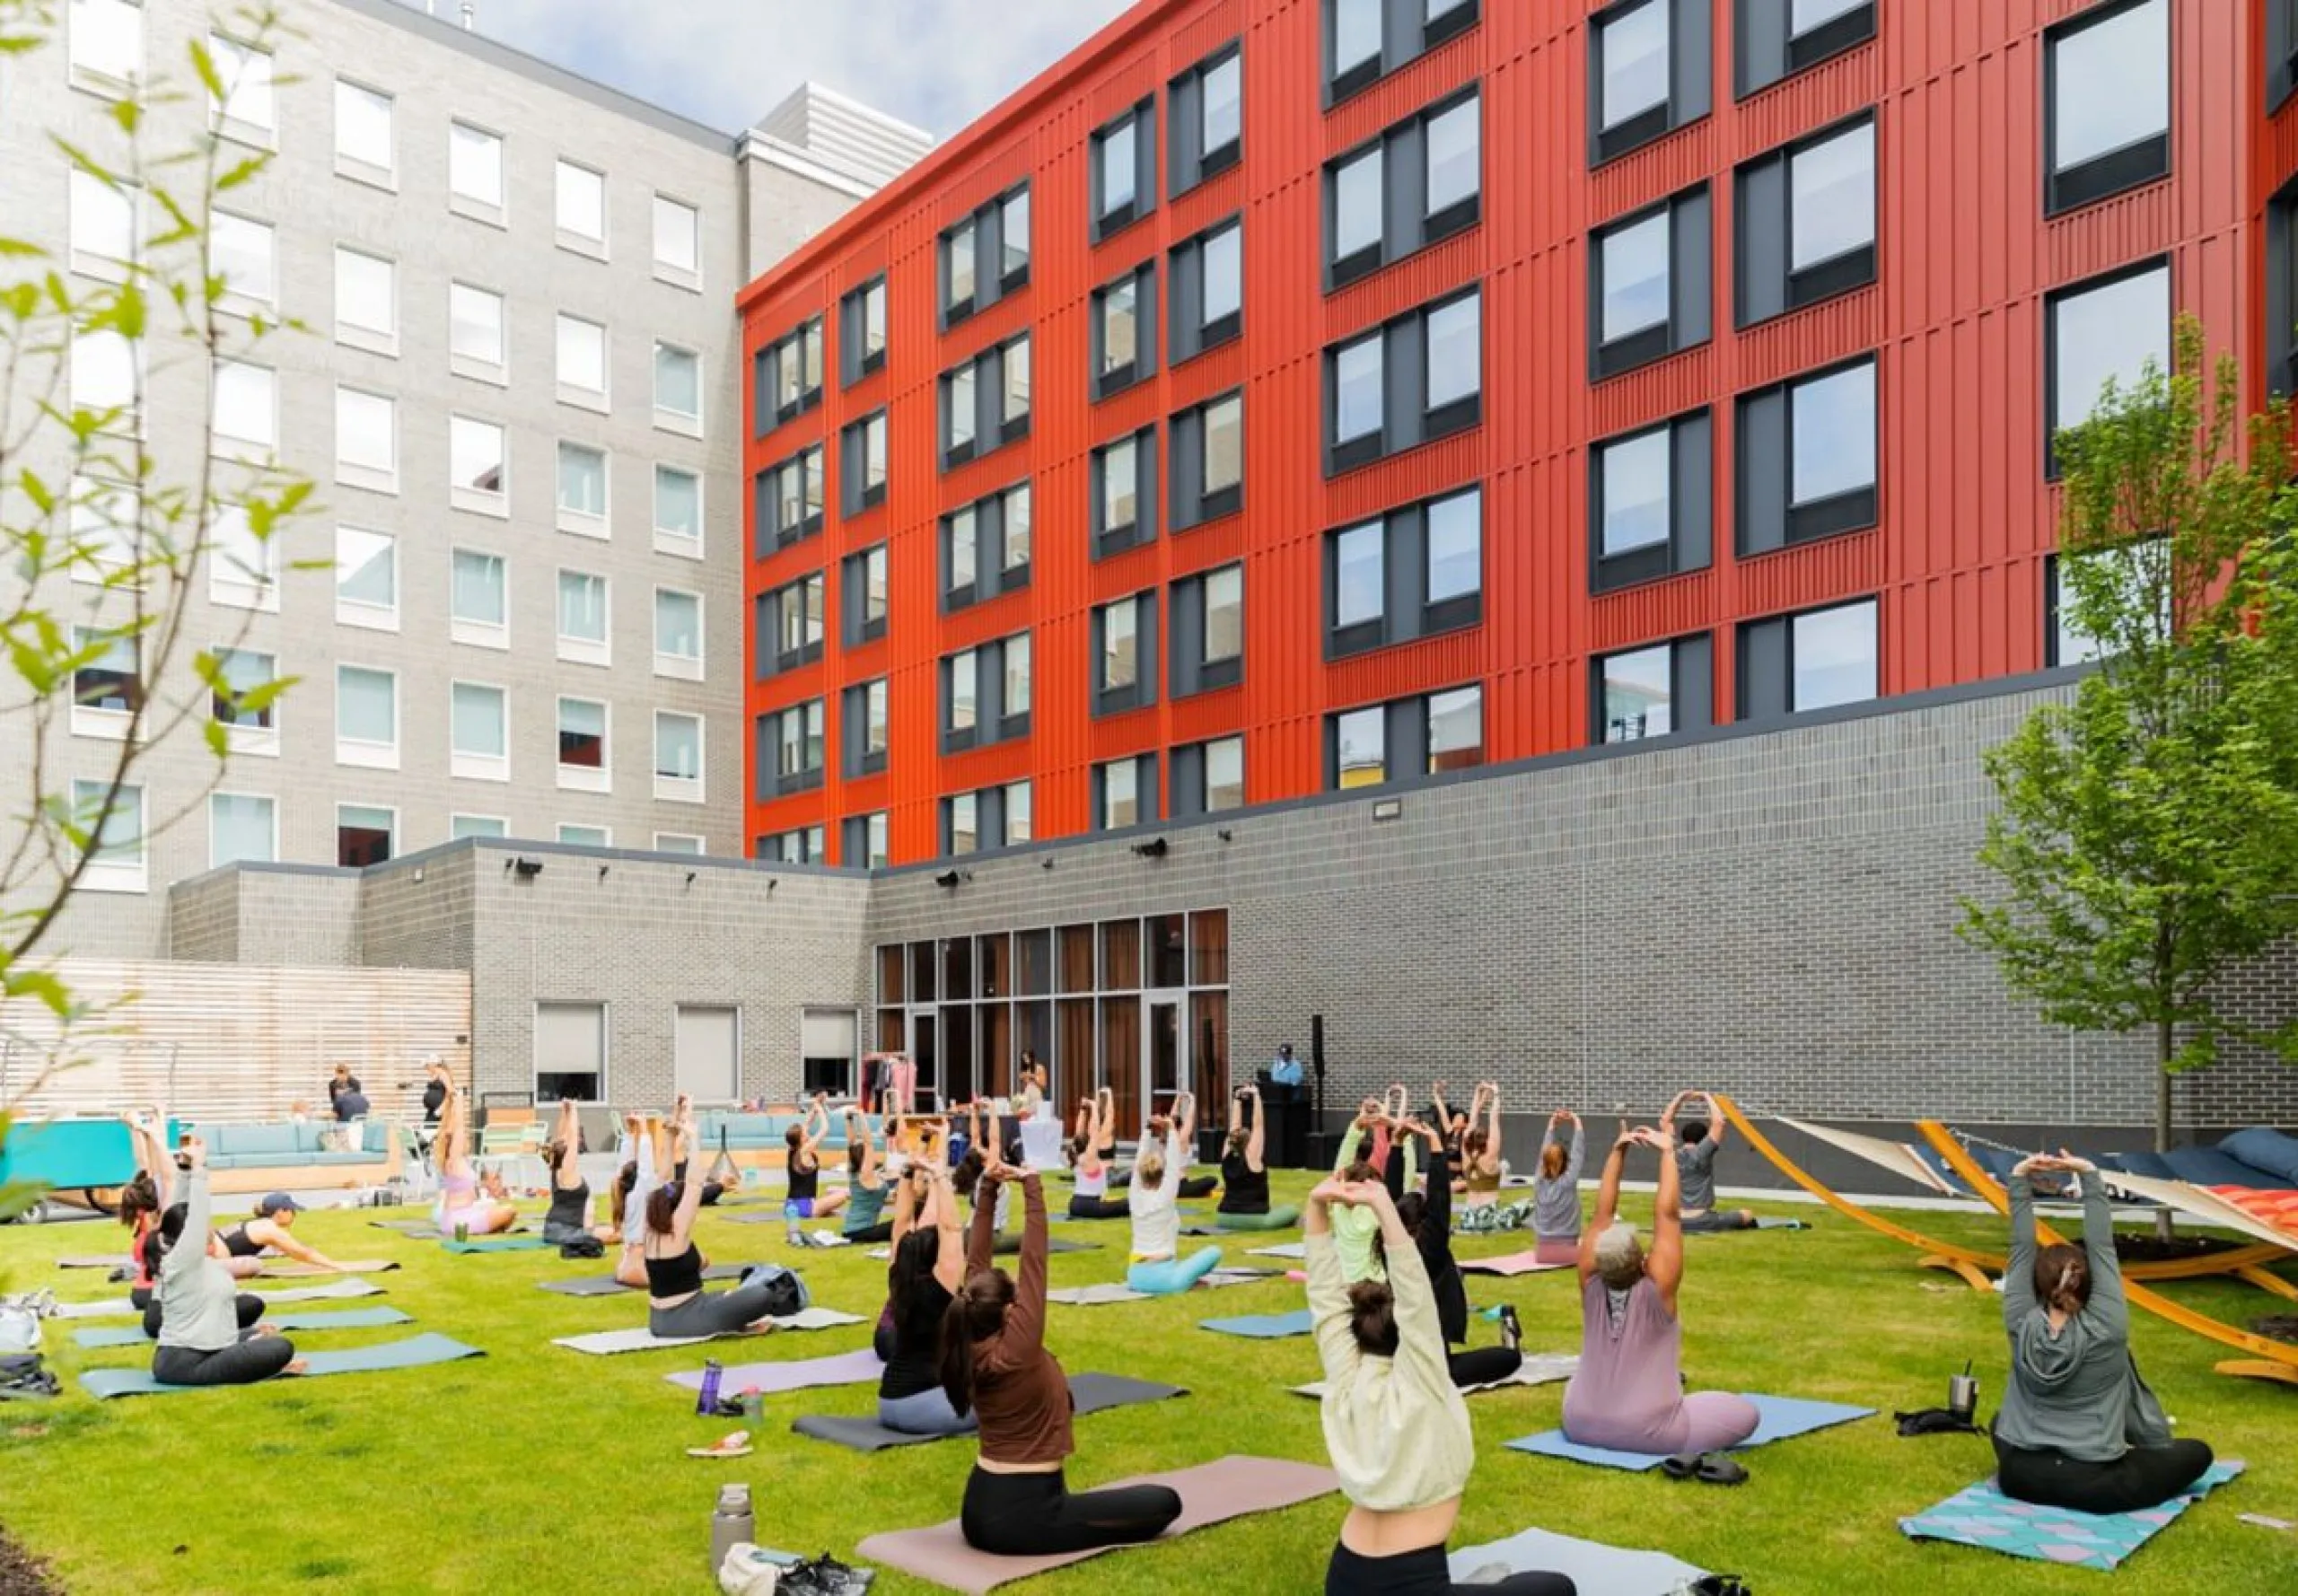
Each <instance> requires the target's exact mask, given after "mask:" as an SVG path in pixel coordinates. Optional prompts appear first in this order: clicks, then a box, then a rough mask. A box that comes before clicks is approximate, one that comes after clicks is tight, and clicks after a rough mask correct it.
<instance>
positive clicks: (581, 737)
mask: <svg viewBox="0 0 2298 1596" xmlns="http://www.w3.org/2000/svg"><path fill="white" fill-rule="evenodd" d="M558 785H560V786H562V787H571V788H574V789H576V790H578V791H582V792H590V793H603V792H605V791H607V790H608V785H609V778H608V774H607V706H605V705H603V704H601V703H599V702H597V701H596V700H594V699H590V698H561V699H560V700H559V701H558Z"/></svg>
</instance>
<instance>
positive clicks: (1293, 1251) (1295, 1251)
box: [1246, 1241, 1309, 1258]
mask: <svg viewBox="0 0 2298 1596" xmlns="http://www.w3.org/2000/svg"><path fill="white" fill-rule="evenodd" d="M1246 1251H1248V1252H1249V1253H1250V1254H1251V1255H1252V1256H1253V1257H1255V1258H1307V1257H1308V1256H1309V1244H1308V1243H1307V1242H1306V1241H1279V1242H1278V1243H1277V1244H1276V1246H1274V1247H1250V1248H1247V1249H1246Z"/></svg>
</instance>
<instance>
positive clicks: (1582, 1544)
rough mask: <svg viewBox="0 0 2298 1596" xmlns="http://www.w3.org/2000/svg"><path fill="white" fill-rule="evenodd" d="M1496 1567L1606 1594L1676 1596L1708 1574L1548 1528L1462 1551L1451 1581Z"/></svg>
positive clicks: (1455, 1557)
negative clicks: (1551, 1576)
mask: <svg viewBox="0 0 2298 1596" xmlns="http://www.w3.org/2000/svg"><path fill="white" fill-rule="evenodd" d="M1495 1563H1497V1564H1499V1565H1502V1566H1503V1567H1504V1568H1506V1569H1507V1570H1508V1572H1509V1573H1511V1574H1534V1573H1539V1572H1547V1573H1549V1574H1564V1575H1566V1577H1568V1578H1569V1579H1570V1580H1571V1581H1572V1583H1574V1584H1575V1585H1577V1586H1578V1587H1579V1588H1580V1589H1581V1590H1583V1591H1589V1592H1602V1593H1603V1596H1673V1592H1677V1591H1680V1590H1683V1589H1684V1588H1685V1587H1686V1586H1687V1585H1688V1584H1689V1583H1691V1582H1692V1581H1694V1580H1697V1579H1699V1578H1700V1577H1702V1576H1703V1575H1704V1574H1706V1572H1707V1571H1706V1569H1704V1568H1694V1567H1693V1566H1692V1565H1690V1564H1688V1563H1683V1562H1679V1561H1678V1560H1677V1559H1675V1558H1673V1557H1670V1556H1668V1554H1667V1553H1665V1552H1638V1551H1629V1550H1627V1548H1623V1547H1616V1546H1605V1545H1603V1544H1602V1543H1601V1542H1600V1541H1593V1540H1578V1539H1574V1538H1573V1537H1572V1536H1569V1535H1557V1534H1554V1533H1551V1532H1550V1531H1548V1530H1525V1531H1524V1532H1523V1533H1522V1534H1521V1535H1511V1536H1510V1537H1509V1538H1508V1539H1505V1540H1495V1541H1488V1542H1487V1543H1486V1544H1485V1545H1483V1546H1469V1547H1462V1548H1460V1550H1459V1551H1457V1552H1454V1553H1453V1554H1452V1577H1453V1578H1454V1579H1456V1580H1459V1579H1466V1578H1467V1577H1468V1576H1469V1574H1474V1573H1475V1572H1476V1571H1477V1570H1478V1569H1479V1568H1486V1567H1489V1566H1490V1565H1493V1564H1495Z"/></svg>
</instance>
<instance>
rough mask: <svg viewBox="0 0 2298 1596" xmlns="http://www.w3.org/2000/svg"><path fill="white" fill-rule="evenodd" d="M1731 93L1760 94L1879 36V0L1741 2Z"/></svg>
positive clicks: (1744, 95)
mask: <svg viewBox="0 0 2298 1596" xmlns="http://www.w3.org/2000/svg"><path fill="white" fill-rule="evenodd" d="M1737 4H1738V9H1739V38H1738V40H1737V44H1736V48H1734V49H1733V52H1732V84H1733V92H1735V93H1737V94H1738V95H1739V96H1740V98H1741V99H1742V100H1744V99H1746V98H1747V97H1748V96H1749V95H1750V94H1752V93H1754V92H1757V91H1758V90H1759V89H1765V88H1768V87H1769V86H1770V85H1772V84H1773V83H1777V82H1779V81H1780V80H1781V79H1782V78H1785V77H1789V76H1792V75H1794V74H1796V73H1799V72H1802V70H1803V69H1804V68H1806V67H1808V66H1817V65H1818V64H1819V63H1820V62H1821V61H1824V60H1826V59H1827V58H1828V57H1830V56H1838V55H1841V54H1842V53H1843V52H1844V51H1846V50H1847V49H1850V48H1852V47H1853V46H1855V45H1859V44H1864V43H1865V42H1866V41H1867V40H1868V39H1873V38H1874V37H1875V5H1876V0H1737Z"/></svg>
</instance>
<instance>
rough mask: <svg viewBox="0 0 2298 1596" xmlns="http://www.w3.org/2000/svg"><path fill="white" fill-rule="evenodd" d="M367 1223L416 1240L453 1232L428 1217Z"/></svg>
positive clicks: (519, 1228)
mask: <svg viewBox="0 0 2298 1596" xmlns="http://www.w3.org/2000/svg"><path fill="white" fill-rule="evenodd" d="M367 1223H369V1224H371V1225H373V1227H374V1228H375V1229H377V1230H379V1231H391V1232H395V1233H397V1234H399V1235H402V1236H411V1237H413V1238H414V1239H415V1240H416V1241H445V1240H446V1239H447V1238H448V1237H449V1236H451V1235H452V1234H453V1233H454V1232H452V1231H443V1230H441V1229H440V1228H439V1222H438V1221H437V1220H435V1219H430V1218H423V1219H371V1220H369V1221H368V1222H367ZM526 1228H527V1227H526V1225H525V1224H524V1223H518V1224H514V1225H513V1226H512V1227H511V1228H510V1229H509V1230H507V1231H496V1232H495V1234H496V1235H498V1236H513V1235H517V1234H519V1233H520V1232H522V1231H524V1230H525V1229H526ZM482 1239H483V1238H482Z"/></svg>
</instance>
